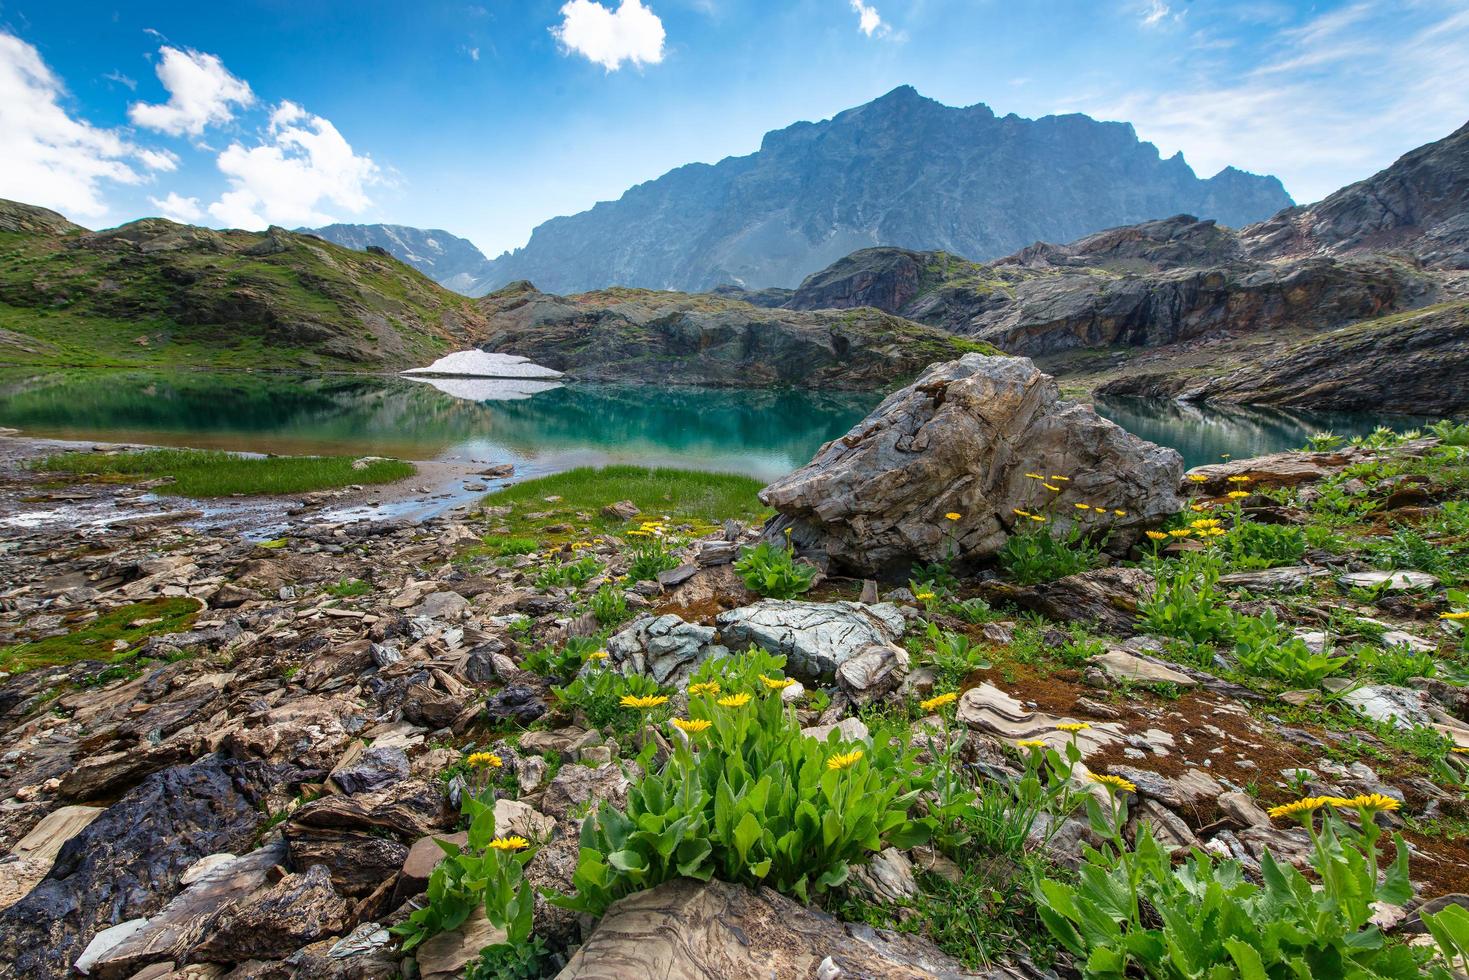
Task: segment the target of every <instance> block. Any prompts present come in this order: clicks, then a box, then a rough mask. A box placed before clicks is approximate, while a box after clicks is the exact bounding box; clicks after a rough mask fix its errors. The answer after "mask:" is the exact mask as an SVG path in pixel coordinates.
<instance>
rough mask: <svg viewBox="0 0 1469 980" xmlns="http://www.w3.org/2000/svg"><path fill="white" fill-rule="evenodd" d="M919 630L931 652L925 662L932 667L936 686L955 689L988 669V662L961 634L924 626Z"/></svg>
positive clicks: (931, 625) (928, 624) (930, 624)
mask: <svg viewBox="0 0 1469 980" xmlns="http://www.w3.org/2000/svg"><path fill="white" fill-rule="evenodd" d="M923 629H924V633H925V634H926V635H927V637H928V643H929V645H930V648H931V649H930V651H929V653H928V654H927V656H926V658H925V659H926V660H927V661H928V664H929V666H931V667H933V672H934V681H935V683H936V684H937V686H939V687H941V688H945V689H948V690H953V689H956V688H958V687H959V686H960V685H962V684H963V682H964V679H965V678H966V677H968V676H969V675H970V674H972V673H974V672H975V671H976V670H985V669H987V668H988V667H989V666H990V661H989V658H988V657H986V656H985V655H984V653H983V651H981V650H980V649H979V648H978V647H976V646H975V645H974V641H973V640H971V639H969V637H967V636H965V635H964V634H963V633H954V632H952V631H950V630H946V629H942V628H940V627H939V626H938V625H937V624H936V623H926V624H924V627H923Z"/></svg>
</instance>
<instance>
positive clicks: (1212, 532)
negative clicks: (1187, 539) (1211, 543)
mask: <svg viewBox="0 0 1469 980" xmlns="http://www.w3.org/2000/svg"><path fill="white" fill-rule="evenodd" d="M1228 533H1229V532H1228V531H1226V530H1224V528H1222V527H1206V528H1204V529H1203V530H1202V531H1200V532H1199V534H1200V535H1202V536H1203V537H1206V538H1218V537H1222V536H1223V535H1226V534H1228Z"/></svg>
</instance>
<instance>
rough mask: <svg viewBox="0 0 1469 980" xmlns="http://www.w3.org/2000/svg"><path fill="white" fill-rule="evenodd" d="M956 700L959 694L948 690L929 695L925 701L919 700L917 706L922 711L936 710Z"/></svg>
mask: <svg viewBox="0 0 1469 980" xmlns="http://www.w3.org/2000/svg"><path fill="white" fill-rule="evenodd" d="M957 700H959V695H957V694H955V693H953V692H952V691H950V692H949V693H948V694H939V695H937V696H935V697H931V698H929V699H928V700H927V701H919V702H918V707H920V708H922V709H923V710H924V711H937V710H938V709H939V708H942V707H943V706H944V705H946V704H953V703H954V702H955V701H957Z"/></svg>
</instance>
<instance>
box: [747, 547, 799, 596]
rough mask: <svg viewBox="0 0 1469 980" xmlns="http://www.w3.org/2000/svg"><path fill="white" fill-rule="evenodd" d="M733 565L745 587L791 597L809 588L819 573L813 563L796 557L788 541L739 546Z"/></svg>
mask: <svg viewBox="0 0 1469 980" xmlns="http://www.w3.org/2000/svg"><path fill="white" fill-rule="evenodd" d="M734 567H735V571H736V572H738V573H739V575H740V579H741V580H743V581H744V583H745V587H746V588H748V589H750V590H751V591H752V592H758V593H760V594H761V595H763V596H768V597H769V598H772V599H794V598H795V597H796V596H798V595H800V594H801V593H803V592H806V591H808V590H809V589H810V588H811V584H812V583H813V582H815V581H816V575H817V573H818V569H817V568H816V566H815V565H812V564H810V563H809V562H804V561H796V550H795V549H794V548H792V547H791V546H790V545H789V544H786V545H781V546H780V547H777V546H775V545H773V544H771V543H770V542H769V541H761V542H760V543H759V544H757V545H756V546H755V547H753V548H742V549H741V550H740V557H739V559H738V560H737V561H736V562H735V564H734Z"/></svg>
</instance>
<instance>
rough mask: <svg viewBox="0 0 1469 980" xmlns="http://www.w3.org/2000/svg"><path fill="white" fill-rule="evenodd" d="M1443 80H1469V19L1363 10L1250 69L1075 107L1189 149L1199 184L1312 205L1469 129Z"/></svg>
mask: <svg viewBox="0 0 1469 980" xmlns="http://www.w3.org/2000/svg"><path fill="white" fill-rule="evenodd" d="M1362 64H1370V65H1372V70H1371V71H1370V72H1363V71H1359V70H1358V67H1357V66H1359V65H1362ZM1446 78H1469V9H1465V8H1464V7H1463V5H1462V4H1461V3H1459V2H1458V0H1420V2H1418V3H1415V4H1413V5H1411V6H1405V7H1401V8H1400V7H1397V6H1395V5H1393V6H1376V5H1371V4H1365V3H1363V4H1357V5H1355V6H1351V7H1346V8H1340V9H1338V10H1336V11H1333V12H1330V13H1327V14H1323V15H1320V16H1318V17H1315V18H1312V19H1311V20H1309V21H1307V22H1306V23H1304V24H1302V25H1301V26H1299V27H1296V28H1294V29H1290V30H1282V31H1279V32H1278V33H1277V34H1276V35H1275V36H1274V41H1273V42H1272V45H1271V47H1270V48H1269V49H1268V50H1267V51H1266V52H1265V54H1264V56H1263V57H1262V58H1261V59H1260V61H1259V63H1258V64H1257V65H1256V66H1255V67H1254V68H1253V69H1251V70H1248V71H1245V72H1242V73H1231V72H1228V71H1222V70H1219V68H1218V66H1217V65H1212V64H1211V65H1206V66H1202V67H1201V69H1200V71H1199V72H1198V74H1197V76H1196V79H1195V81H1194V83H1193V84H1188V83H1183V84H1172V85H1170V86H1169V87H1168V88H1166V89H1163V90H1160V91H1157V92H1140V91H1134V92H1128V93H1124V94H1120V95H1116V96H1112V97H1105V96H1097V95H1094V96H1090V97H1086V98H1083V99H1080V100H1078V101H1077V102H1075V103H1074V104H1073V106H1072V107H1073V108H1075V109H1078V110H1080V111H1083V112H1087V113H1089V114H1091V115H1093V116H1097V117H1099V118H1104V119H1123V120H1128V121H1130V122H1132V123H1133V124H1134V125H1135V126H1136V128H1137V130H1138V134H1139V135H1140V136H1141V137H1142V138H1143V139H1146V140H1151V141H1152V142H1154V143H1156V144H1157V145H1158V147H1159V149H1160V150H1161V151H1162V152H1163V153H1164V154H1165V155H1167V154H1171V153H1173V152H1174V151H1176V150H1182V151H1184V153H1185V156H1186V157H1187V159H1188V160H1189V162H1190V163H1191V164H1192V165H1193V166H1194V168H1195V169H1196V170H1197V171H1198V172H1199V173H1200V174H1201V175H1209V174H1213V173H1215V172H1216V171H1218V170H1219V169H1220V168H1222V167H1224V166H1226V165H1228V164H1233V165H1235V166H1238V167H1241V168H1243V169H1246V170H1252V171H1255V172H1257V173H1271V174H1275V175H1276V176H1278V177H1280V178H1281V180H1282V181H1283V182H1284V183H1285V186H1286V189H1287V190H1289V191H1290V192H1291V194H1292V195H1293V196H1294V197H1295V198H1296V200H1298V201H1300V202H1302V203H1305V202H1310V201H1315V200H1319V199H1321V198H1322V197H1324V196H1326V195H1327V194H1329V193H1331V192H1332V191H1334V190H1336V189H1337V188H1339V187H1342V186H1344V185H1346V184H1349V183H1352V182H1353V181H1357V180H1361V179H1363V178H1365V177H1368V176H1370V175H1371V174H1372V173H1374V172H1376V171H1377V170H1380V169H1382V168H1383V167H1385V166H1387V165H1389V164H1390V163H1392V161H1393V160H1395V159H1396V158H1397V157H1399V156H1401V155H1402V154H1404V153H1406V152H1407V151H1408V150H1410V149H1412V148H1414V147H1415V146H1419V145H1421V144H1423V143H1426V142H1431V141H1433V140H1437V139H1442V138H1443V137H1444V136H1447V135H1448V134H1449V133H1450V132H1452V131H1453V130H1455V129H1457V128H1458V127H1459V126H1461V125H1463V123H1464V120H1465V119H1466V118H1469V96H1466V93H1465V90H1464V88H1463V86H1455V85H1445V84H1443V80H1444V79H1446Z"/></svg>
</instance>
